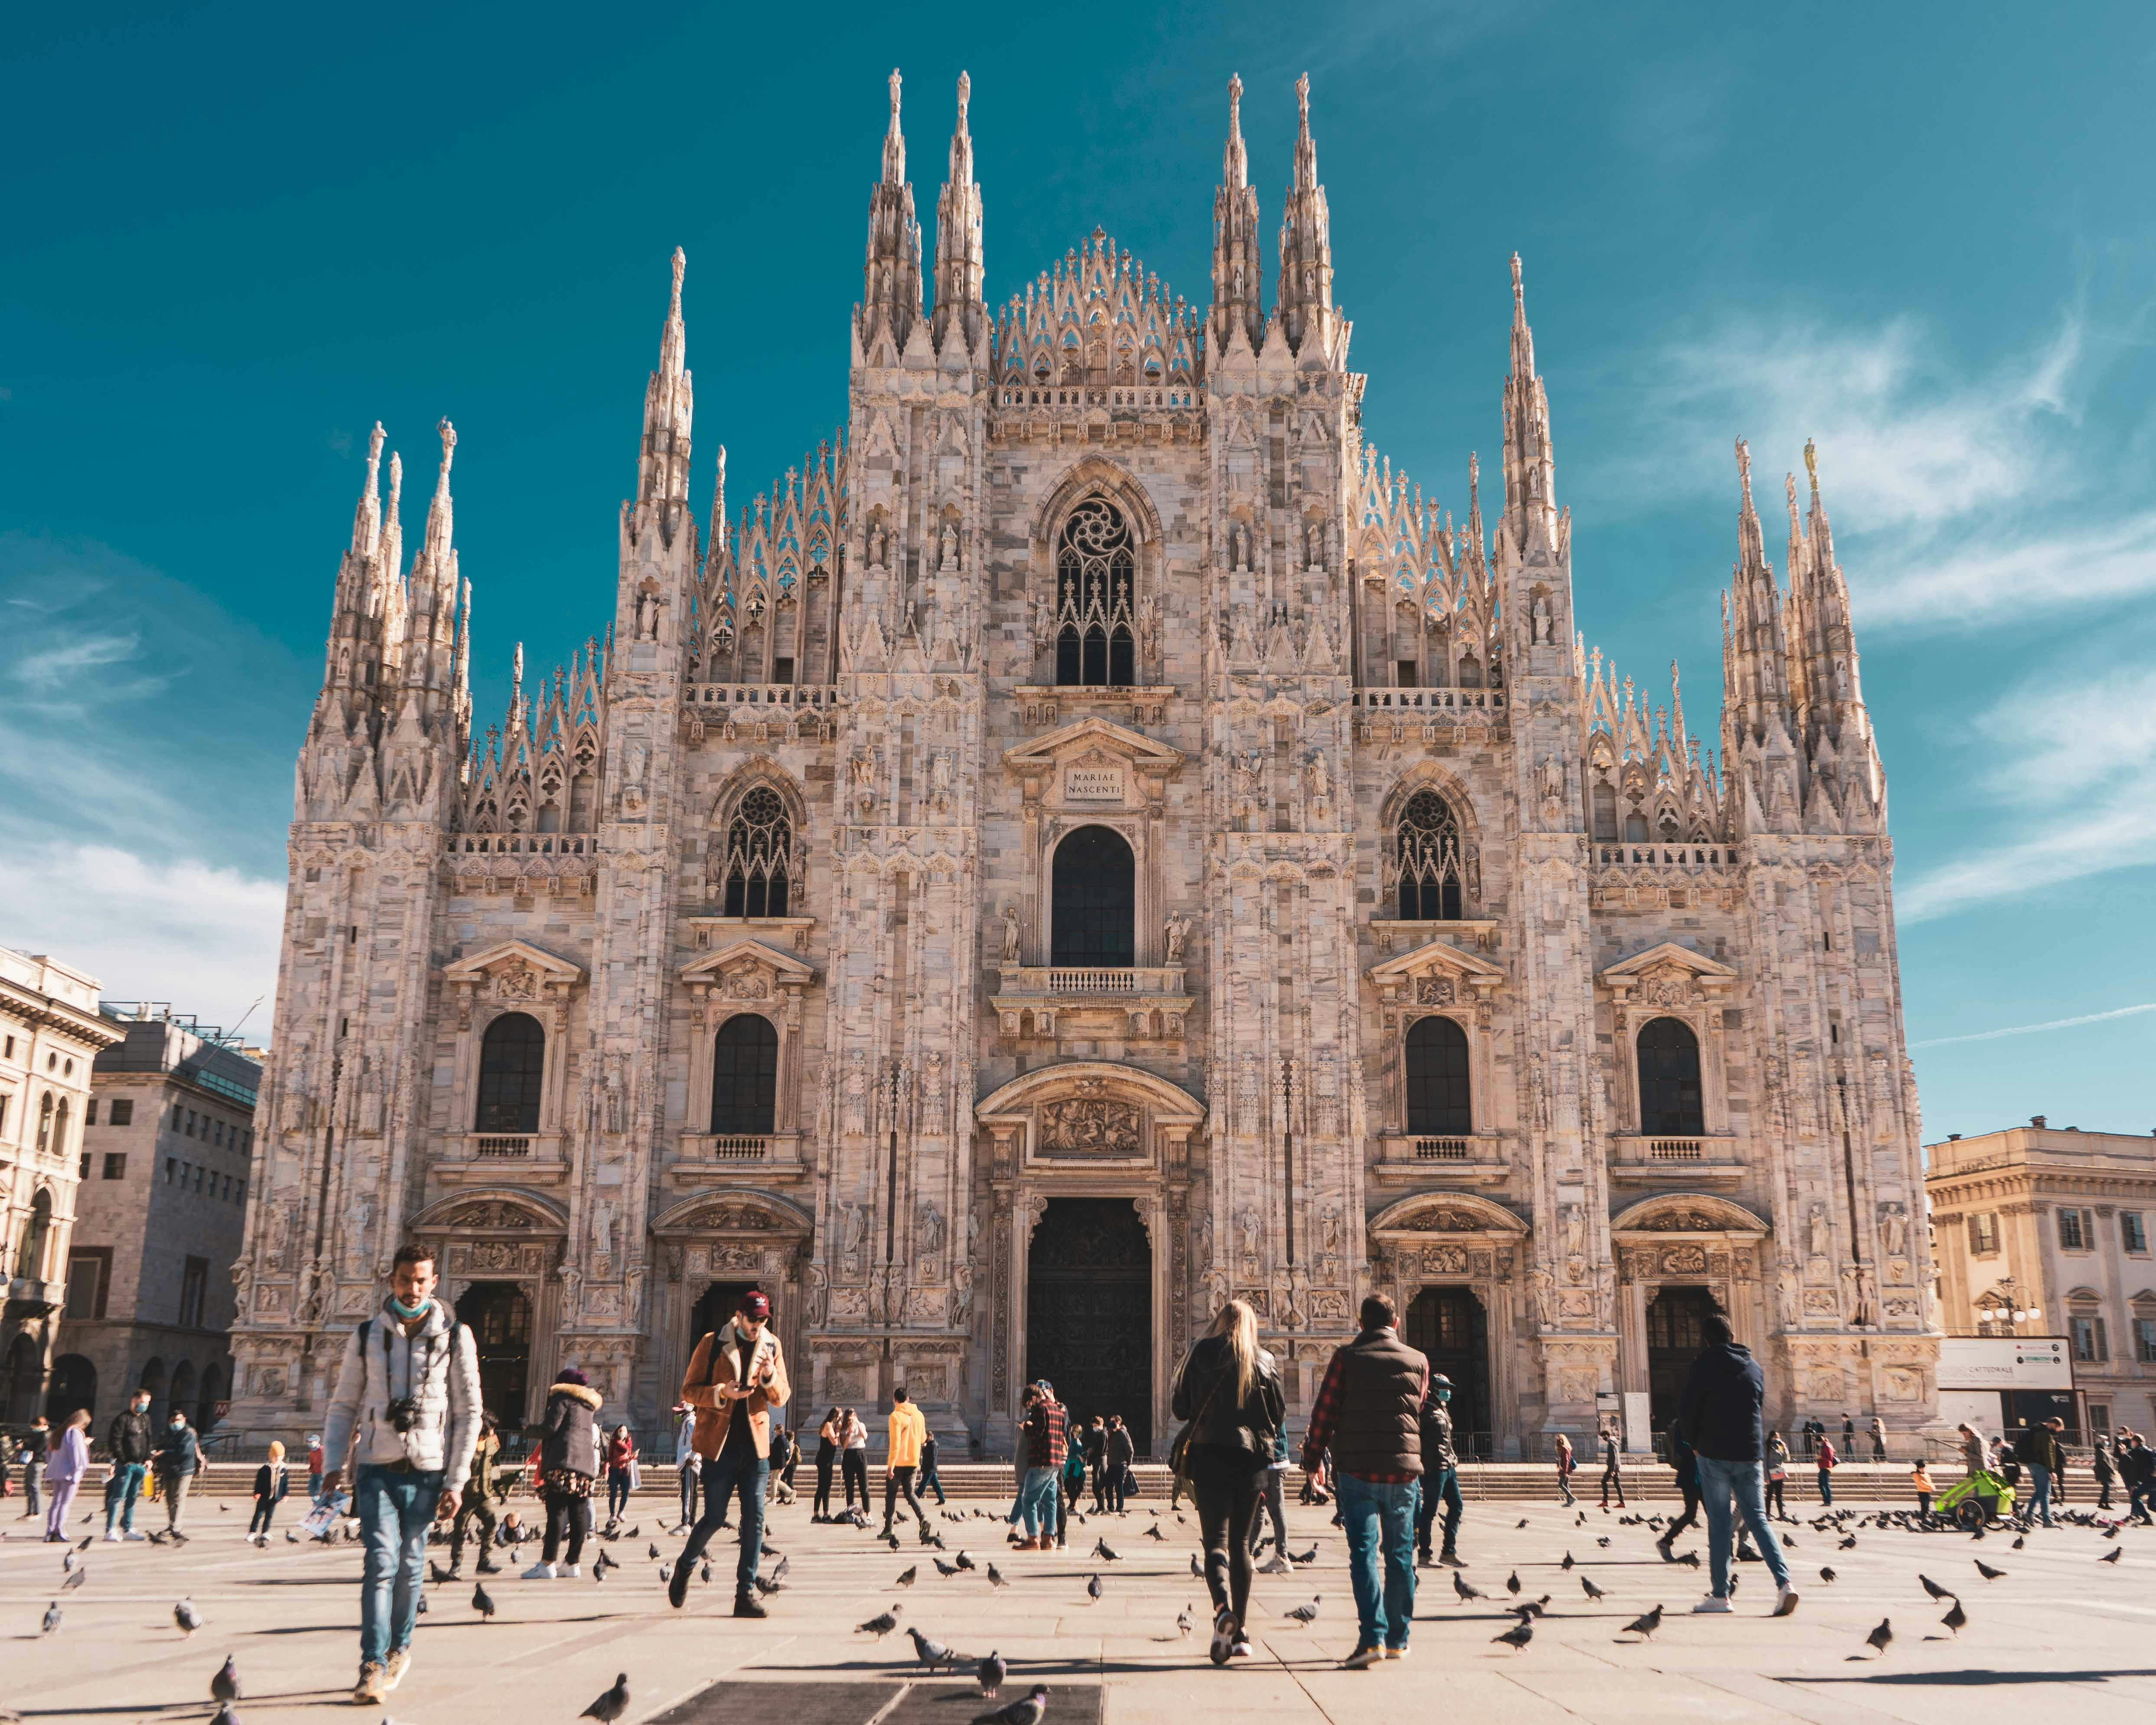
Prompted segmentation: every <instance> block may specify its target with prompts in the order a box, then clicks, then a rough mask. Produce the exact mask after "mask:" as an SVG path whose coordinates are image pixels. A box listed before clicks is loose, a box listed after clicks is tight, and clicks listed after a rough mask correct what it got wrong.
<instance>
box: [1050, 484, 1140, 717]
mask: <svg viewBox="0 0 2156 1725" xmlns="http://www.w3.org/2000/svg"><path fill="white" fill-rule="evenodd" d="M1136 578H1137V545H1136V542H1135V541H1133V540H1132V536H1131V530H1130V526H1129V525H1128V523H1127V522H1126V521H1124V520H1123V517H1122V511H1119V510H1117V509H1116V506H1115V505H1113V504H1112V503H1111V502H1109V501H1108V500H1107V499H1106V498H1105V497H1089V498H1087V499H1086V501H1084V502H1083V503H1081V504H1080V505H1079V506H1077V507H1076V508H1075V509H1074V510H1072V511H1070V516H1068V517H1067V518H1066V519H1065V521H1064V523H1063V530H1062V531H1061V532H1060V533H1059V534H1057V535H1056V540H1055V680H1056V682H1057V684H1058V685H1060V686H1063V687H1065V688H1078V687H1084V688H1094V689H1099V688H1108V689H1127V688H1128V687H1130V686H1131V685H1132V683H1134V682H1135V681H1136V680H1137V675H1136V673H1137V636H1136V634H1135V633H1134V632H1133V629H1134V626H1133V622H1132V606H1133V604H1134V603H1135V602H1134V599H1133V597H1132V589H1133V587H1134V585H1135V583H1136Z"/></svg>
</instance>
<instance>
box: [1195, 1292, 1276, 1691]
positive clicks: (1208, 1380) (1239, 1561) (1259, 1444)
mask: <svg viewBox="0 0 2156 1725" xmlns="http://www.w3.org/2000/svg"><path fill="white" fill-rule="evenodd" d="M1173 1412H1174V1414H1175V1417H1176V1418H1177V1419H1178V1420H1184V1421H1187V1422H1188V1425H1187V1427H1186V1430H1185V1431H1184V1433H1183V1435H1180V1436H1179V1437H1178V1446H1179V1447H1180V1448H1181V1450H1182V1452H1183V1453H1182V1455H1181V1458H1180V1461H1181V1465H1180V1467H1179V1470H1178V1471H1179V1472H1180V1473H1182V1474H1183V1475H1186V1476H1188V1478H1189V1481H1190V1488H1191V1495H1192V1497H1193V1500H1194V1501H1195V1502H1196V1503H1197V1506H1198V1526H1199V1532H1200V1533H1201V1535H1202V1536H1203V1537H1204V1542H1205V1589H1206V1592H1207V1593H1209V1594H1210V1595H1211V1596H1212V1599H1213V1646H1212V1657H1213V1663H1214V1664H1215V1665H1225V1664H1226V1663H1227V1662H1228V1661H1229V1660H1230V1659H1235V1658H1240V1659H1247V1658H1249V1657H1250V1640H1249V1637H1248V1636H1247V1635H1246V1634H1245V1630H1244V1627H1243V1625H1244V1624H1245V1621H1246V1620H1247V1618H1248V1614H1249V1611H1250V1523H1251V1521H1252V1518H1253V1517H1255V1515H1256V1513H1257V1507H1258V1499H1259V1498H1260V1496H1261V1495H1263V1492H1264V1490H1265V1463H1266V1461H1267V1459H1268V1458H1269V1457H1270V1455H1271V1454H1272V1447H1273V1437H1274V1435H1275V1434H1276V1433H1277V1432H1278V1431H1279V1430H1281V1425H1282V1422H1283V1421H1284V1420H1285V1419H1286V1413H1287V1398H1286V1394H1285V1393H1284V1392H1283V1391H1282V1389H1281V1377H1280V1368H1279V1367H1278V1366H1277V1365H1276V1364H1275V1363H1273V1357H1272V1356H1271V1355H1270V1354H1269V1353H1266V1352H1265V1350H1264V1349H1263V1348H1260V1347H1259V1346H1258V1319H1257V1314H1256V1313H1255V1312H1253V1311H1252V1310H1251V1309H1250V1306H1249V1304H1248V1303H1247V1302H1246V1301H1241V1300H1230V1301H1229V1302H1228V1303H1227V1304H1226V1305H1225V1306H1224V1307H1221V1308H1220V1315H1219V1317H1216V1318H1214V1320H1213V1327H1212V1329H1211V1330H1210V1331H1209V1332H1207V1333H1206V1334H1205V1335H1204V1336H1202V1337H1199V1340H1198V1341H1197V1342H1196V1343H1194V1344H1193V1346H1192V1348H1191V1350H1190V1357H1189V1358H1188V1359H1186V1360H1184V1361H1183V1369H1182V1370H1181V1371H1180V1372H1178V1373H1176V1378H1175V1398H1174V1403H1173Z"/></svg>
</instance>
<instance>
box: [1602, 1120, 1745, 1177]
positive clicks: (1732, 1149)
mask: <svg viewBox="0 0 2156 1725" xmlns="http://www.w3.org/2000/svg"><path fill="white" fill-rule="evenodd" d="M1744 1172H1745V1170H1744V1164H1743V1162H1742V1161H1741V1160H1740V1159H1739V1158H1738V1151H1737V1140H1736V1138H1735V1137H1732V1136H1728V1135H1726V1134H1715V1133H1708V1134H1705V1135H1703V1136H1701V1137H1688V1136H1685V1135H1682V1134H1671V1133H1665V1132H1637V1133H1631V1132H1625V1133H1619V1134H1617V1135H1615V1136H1614V1137H1611V1139H1610V1140H1609V1178H1611V1179H1613V1180H1635V1181H1652V1180H1686V1181H1694V1182H1698V1183H1707V1184H1712V1183H1716V1182H1731V1181H1736V1180H1740V1179H1742V1178H1743V1176H1744Z"/></svg>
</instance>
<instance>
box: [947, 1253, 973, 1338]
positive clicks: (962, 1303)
mask: <svg viewBox="0 0 2156 1725" xmlns="http://www.w3.org/2000/svg"><path fill="white" fill-rule="evenodd" d="M972 1322H973V1266H972V1265H970V1264H957V1265H954V1266H952V1270H951V1327H952V1329H954V1330H962V1329H964V1328H965V1327H967V1326H968V1324H970V1323H972Z"/></svg>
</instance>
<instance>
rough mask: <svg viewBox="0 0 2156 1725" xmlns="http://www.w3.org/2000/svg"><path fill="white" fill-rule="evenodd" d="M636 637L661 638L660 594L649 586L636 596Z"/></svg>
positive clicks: (644, 639) (649, 639)
mask: <svg viewBox="0 0 2156 1725" xmlns="http://www.w3.org/2000/svg"><path fill="white" fill-rule="evenodd" d="M636 638H637V639H638V640H639V641H655V640H657V639H659V595H658V594H657V593H654V592H652V590H651V589H650V588H644V591H643V592H642V593H639V594H638V595H637V596H636Z"/></svg>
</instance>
